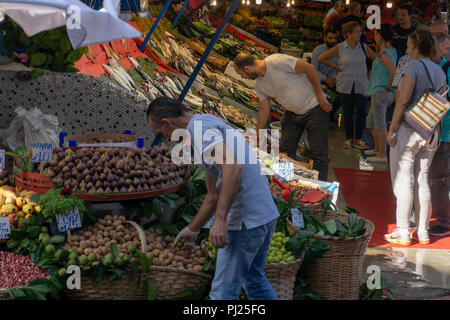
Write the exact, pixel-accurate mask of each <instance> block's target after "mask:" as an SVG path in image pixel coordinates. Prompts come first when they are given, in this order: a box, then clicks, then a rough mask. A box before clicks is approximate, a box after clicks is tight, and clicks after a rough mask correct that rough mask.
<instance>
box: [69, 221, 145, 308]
mask: <svg viewBox="0 0 450 320" xmlns="http://www.w3.org/2000/svg"><path fill="white" fill-rule="evenodd" d="M125 223H128V224H131V225H132V226H133V227H135V228H136V230H137V232H138V234H139V238H140V240H141V245H142V247H141V251H142V252H146V251H147V241H146V239H145V234H144V231H143V230H142V228H141V227H140V226H139V225H138V224H137V223H136V222H134V221H125ZM71 239H72V237H71V233H70V230H69V231H67V242H68V243H69V244H70V243H71ZM137 284H138V275H136V274H135V273H131V272H129V273H123V274H122V278H121V279H120V280H109V279H103V280H102V281H100V282H98V283H95V282H94V281H93V280H92V277H87V276H82V277H81V289H73V290H67V289H66V290H64V292H65V294H66V296H67V298H68V299H69V300H111V299H114V298H120V299H124V300H138V299H142V298H143V296H144V288H143V287H142V286H140V287H139V289H137Z"/></svg>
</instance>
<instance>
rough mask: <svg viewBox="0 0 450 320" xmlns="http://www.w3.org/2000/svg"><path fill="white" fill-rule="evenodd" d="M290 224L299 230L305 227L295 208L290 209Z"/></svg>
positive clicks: (300, 215)
mask: <svg viewBox="0 0 450 320" xmlns="http://www.w3.org/2000/svg"><path fill="white" fill-rule="evenodd" d="M291 215H292V224H293V225H294V226H296V227H299V228H300V229H303V228H304V227H305V222H304V221H303V214H302V213H300V211H298V209H296V208H292V209H291Z"/></svg>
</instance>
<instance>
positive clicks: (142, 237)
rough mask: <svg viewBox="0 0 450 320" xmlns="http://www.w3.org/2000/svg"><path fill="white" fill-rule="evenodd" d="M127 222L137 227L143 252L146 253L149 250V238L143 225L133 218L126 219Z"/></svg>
mask: <svg viewBox="0 0 450 320" xmlns="http://www.w3.org/2000/svg"><path fill="white" fill-rule="evenodd" d="M125 223H128V224H131V225H132V226H133V227H135V228H136V230H137V232H138V234H139V238H140V240H141V247H142V252H143V253H146V252H147V239H146V237H145V233H144V230H143V229H142V227H141V226H140V225H138V224H137V223H136V222H134V221H131V220H126V221H125Z"/></svg>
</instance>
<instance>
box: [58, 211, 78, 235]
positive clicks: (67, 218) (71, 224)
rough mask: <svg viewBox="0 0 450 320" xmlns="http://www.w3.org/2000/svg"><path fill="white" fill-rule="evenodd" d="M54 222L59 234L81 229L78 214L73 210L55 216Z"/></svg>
mask: <svg viewBox="0 0 450 320" xmlns="http://www.w3.org/2000/svg"><path fill="white" fill-rule="evenodd" d="M56 222H57V224H58V231H59V232H65V231H67V230H72V229H76V228H81V218H80V212H79V211H78V209H73V210H70V211H69V212H68V213H65V214H57V215H56Z"/></svg>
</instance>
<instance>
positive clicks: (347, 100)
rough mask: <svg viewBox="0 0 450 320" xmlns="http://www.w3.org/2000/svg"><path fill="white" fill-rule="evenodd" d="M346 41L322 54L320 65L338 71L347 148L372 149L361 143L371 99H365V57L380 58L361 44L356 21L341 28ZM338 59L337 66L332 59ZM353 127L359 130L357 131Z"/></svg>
mask: <svg viewBox="0 0 450 320" xmlns="http://www.w3.org/2000/svg"><path fill="white" fill-rule="evenodd" d="M342 33H343V35H344V37H345V41H344V42H341V43H339V44H338V45H337V46H335V47H333V48H332V49H330V50H328V51H327V52H325V53H323V54H322V55H321V56H320V57H319V63H322V64H325V65H327V66H330V67H332V68H334V69H336V71H337V72H338V73H337V76H336V91H337V92H338V93H339V98H340V100H341V103H342V105H343V107H344V123H345V135H346V141H345V143H344V145H343V148H345V149H351V148H353V147H355V148H358V149H361V150H363V149H369V148H368V147H367V145H366V144H365V143H364V142H363V141H362V140H361V139H362V135H363V131H364V127H365V121H366V115H367V103H368V99H367V97H366V96H365V94H366V91H367V88H368V87H369V78H368V76H367V64H366V57H368V58H369V59H371V60H374V59H375V58H376V56H377V54H376V53H375V52H373V50H371V49H370V48H369V46H368V45H366V44H365V43H364V44H363V43H361V35H362V28H361V26H360V25H359V23H357V22H354V21H353V22H348V23H346V24H344V25H343V26H342ZM334 57H338V65H336V64H334V63H333V62H331V59H332V58H334ZM355 106H356V124H355V125H354V124H353V122H354V120H353V114H354V109H355ZM354 127H356V130H355V132H354Z"/></svg>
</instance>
